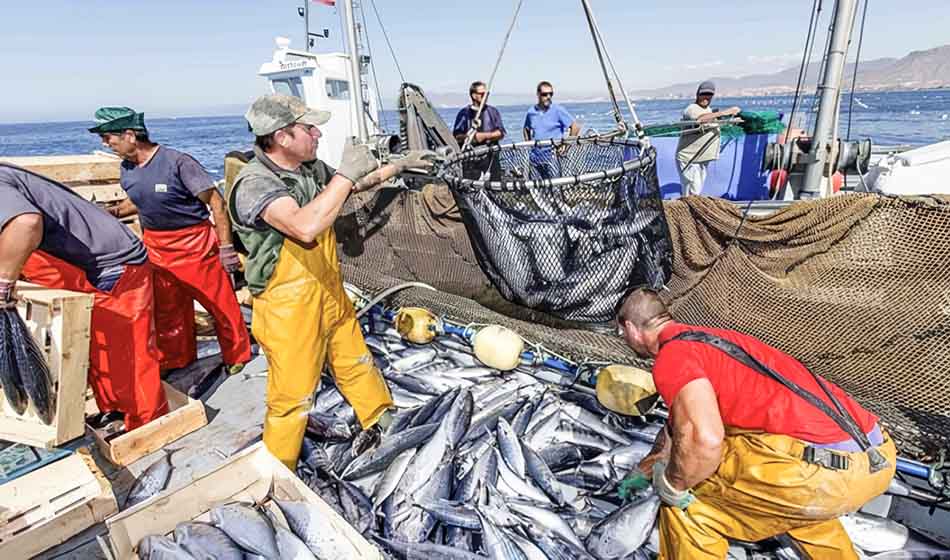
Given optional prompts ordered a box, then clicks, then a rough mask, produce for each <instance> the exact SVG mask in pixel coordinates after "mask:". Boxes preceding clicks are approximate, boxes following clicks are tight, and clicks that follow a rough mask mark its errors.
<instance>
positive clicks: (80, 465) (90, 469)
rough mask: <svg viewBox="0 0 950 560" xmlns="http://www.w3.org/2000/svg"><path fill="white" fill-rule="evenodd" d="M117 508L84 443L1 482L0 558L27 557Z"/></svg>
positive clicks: (110, 513) (107, 484)
mask: <svg viewBox="0 0 950 560" xmlns="http://www.w3.org/2000/svg"><path fill="white" fill-rule="evenodd" d="M118 510H119V508H118V505H117V504H116V500H115V496H114V495H113V494H112V485H111V484H109V481H108V480H107V479H106V477H105V476H104V475H103V474H102V472H100V471H99V469H98V468H97V467H96V463H95V461H93V460H92V457H90V455H89V452H88V450H86V449H84V448H82V449H80V450H79V451H78V452H76V453H73V454H71V455H69V456H68V457H65V458H63V459H60V460H59V461H56V462H55V463H52V464H49V465H47V466H45V467H43V468H42V469H38V470H35V471H33V472H31V473H29V474H26V475H23V476H21V477H19V478H17V479H16V480H13V481H11V482H7V483H6V484H3V485H0V558H10V559H14V558H31V557H33V556H35V555H37V554H39V553H40V552H42V551H44V550H46V549H48V548H52V547H54V546H56V545H58V544H62V543H63V542H65V541H66V540H68V539H69V538H71V537H72V536H74V535H77V534H79V533H80V532H82V531H84V530H86V529H87V528H89V527H92V526H93V525H95V524H96V523H99V522H101V521H103V520H104V519H105V518H106V517H109V516H110V515H112V514H114V513H115V512H117V511H118Z"/></svg>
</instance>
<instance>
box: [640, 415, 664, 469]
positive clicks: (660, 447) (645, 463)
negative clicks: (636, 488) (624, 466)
mask: <svg viewBox="0 0 950 560" xmlns="http://www.w3.org/2000/svg"><path fill="white" fill-rule="evenodd" d="M669 458H670V434H669V432H668V431H667V429H666V426H663V429H662V430H660V433H658V434H657V435H656V441H654V442H653V449H651V450H650V452H649V453H647V455H646V456H645V457H644V458H643V459H641V460H640V464H639V465H637V467H638V468H639V469H640V470H641V471H642V472H643V474H644V475H646V476H647V477H648V478H649V476H650V473H651V472H653V464H654V463H656V462H657V461H669Z"/></svg>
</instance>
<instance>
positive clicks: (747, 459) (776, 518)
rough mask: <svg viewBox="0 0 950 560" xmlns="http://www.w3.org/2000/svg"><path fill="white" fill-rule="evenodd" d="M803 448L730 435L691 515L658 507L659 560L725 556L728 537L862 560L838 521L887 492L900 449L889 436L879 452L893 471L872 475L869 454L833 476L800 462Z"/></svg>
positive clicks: (782, 440)
mask: <svg viewBox="0 0 950 560" xmlns="http://www.w3.org/2000/svg"><path fill="white" fill-rule="evenodd" d="M805 445H806V444H805V443H804V442H802V441H801V440H798V439H795V438H792V437H789V436H785V435H775V434H764V433H749V432H742V431H739V430H730V429H727V432H726V439H725V441H724V447H723V454H722V462H721V463H720V465H719V469H718V470H717V471H716V472H715V473H714V474H713V475H712V476H710V477H709V478H707V479H706V480H704V481H703V482H701V483H699V484H698V485H697V486H696V487H695V488H693V494H694V495H695V496H696V501H695V502H693V503H692V504H690V505H689V507H687V508H686V509H685V510H680V509H677V508H674V507H670V506H663V507H661V508H660V558H682V559H687V558H689V559H693V558H710V559H711V558H717V559H719V558H725V557H726V552H727V550H728V548H729V544H728V542H727V541H726V537H727V536H728V537H730V538H734V539H739V540H743V541H749V542H756V541H760V540H763V539H766V538H769V537H773V536H776V535H781V534H782V533H788V534H789V536H790V537H792V538H793V539H795V541H797V542H798V544H799V545H800V546H801V547H802V548H803V549H804V550H805V552H806V553H807V554H808V555H809V556H810V557H811V558H816V559H817V558H821V559H825V558H828V559H838V558H846V559H856V558H858V556H857V553H856V552H855V551H854V547H853V545H852V544H851V539H850V538H849V537H848V534H847V533H845V531H844V528H843V527H842V526H841V523H840V522H839V521H838V519H837V518H838V517H839V516H841V515H843V514H845V513H849V512H853V511H856V510H857V509H859V508H860V507H861V506H862V505H864V504H865V503H867V502H868V500H870V499H871V498H874V497H875V496H878V495H880V494H882V493H883V492H884V491H885V490H886V489H887V487H888V485H889V484H890V481H891V478H892V477H893V476H894V469H895V468H896V465H897V462H896V458H897V450H896V449H895V447H894V443H893V442H892V441H891V439H890V438H889V437H888V436H887V434H884V442H883V443H882V444H881V445H880V446H878V450H879V451H880V452H881V454H882V455H883V456H884V457H885V458H886V459H887V461H888V463H889V465H890V467H889V468H886V469H882V470H880V471H878V472H876V473H870V472H869V471H868V457H867V454H866V453H863V452H861V453H844V454H845V455H847V456H848V457H849V458H850V460H851V464H850V467H849V468H847V469H845V470H832V469H828V468H825V467H823V466H819V465H815V464H811V463H806V462H805V461H804V460H802V458H801V457H802V452H803V451H804V449H805Z"/></svg>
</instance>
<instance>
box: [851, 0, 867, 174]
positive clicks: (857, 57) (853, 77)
mask: <svg viewBox="0 0 950 560" xmlns="http://www.w3.org/2000/svg"><path fill="white" fill-rule="evenodd" d="M867 16H868V0H864V10H863V11H862V13H861V32H860V33H859V34H858V51H857V53H856V54H855V57H854V72H853V73H852V74H851V99H850V101H849V102H848V135H847V136H846V139H847V140H851V114H852V113H853V112H854V88H855V86H856V85H857V83H858V65H860V64H861V45H862V44H864V22H865V21H866V20H867ZM862 179H863V178H862Z"/></svg>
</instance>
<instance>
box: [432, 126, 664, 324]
mask: <svg viewBox="0 0 950 560" xmlns="http://www.w3.org/2000/svg"><path fill="white" fill-rule="evenodd" d="M486 158H494V159H496V161H497V165H494V166H487V167H486V166H485V165H484V164H483V162H484V161H485V159H486ZM655 159H656V151H655V150H654V149H653V148H650V147H646V146H642V145H641V144H640V143H639V142H637V141H636V140H624V139H617V138H601V137H589V138H573V139H564V140H540V141H536V142H523V143H519V144H510V145H502V146H484V147H481V148H477V149H475V150H467V151H463V152H460V153H456V154H455V155H453V156H452V157H451V158H450V159H449V160H448V162H447V163H446V164H445V166H444V167H443V169H442V171H441V176H442V177H443V178H444V179H445V180H446V182H447V183H448V184H449V186H450V187H451V189H452V193H453V195H454V196H455V200H456V202H457V203H458V207H459V210H460V211H461V217H462V219H463V221H464V223H465V226H466V228H467V230H468V234H469V237H470V238H471V240H472V245H473V248H474V250H475V256H476V258H477V260H478V263H479V264H480V265H481V268H482V270H483V271H484V272H485V274H486V275H487V276H488V278H489V279H490V280H491V282H492V284H493V285H494V286H495V287H496V288H497V289H498V291H499V292H500V293H501V295H502V296H503V297H504V298H505V299H507V300H509V301H511V302H514V303H517V304H519V305H523V306H527V307H530V308H532V309H536V310H539V311H543V312H546V313H550V314H552V315H555V316H558V317H561V318H563V319H566V320H569V321H579V322H606V321H609V320H611V319H612V318H613V314H614V311H615V309H616V307H617V304H618V303H619V301H620V299H621V298H622V297H623V296H624V294H626V293H627V292H628V291H629V290H630V288H631V287H632V286H636V285H650V286H654V287H656V288H659V287H660V286H662V285H663V283H664V282H665V281H666V278H667V277H668V276H669V271H670V259H671V255H670V241H669V231H668V229H667V225H666V220H665V217H664V214H663V207H662V202H661V198H660V189H659V182H658V181H657V175H656V166H655ZM492 167H494V169H496V170H497V171H495V172H492V171H490V170H489V171H485V172H484V173H482V174H481V175H482V176H483V179H479V178H475V179H472V178H471V177H472V176H473V173H472V169H473V168H475V173H474V176H476V177H478V176H479V173H478V169H482V168H488V169H491V168H492ZM491 174H494V175H495V176H494V177H489V175H491Z"/></svg>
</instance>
